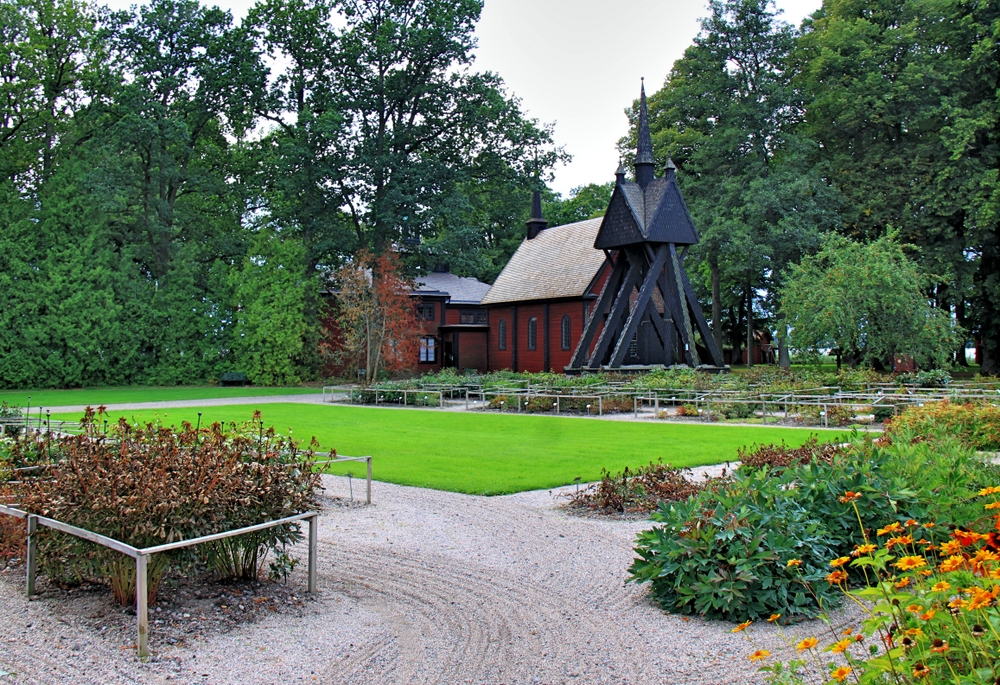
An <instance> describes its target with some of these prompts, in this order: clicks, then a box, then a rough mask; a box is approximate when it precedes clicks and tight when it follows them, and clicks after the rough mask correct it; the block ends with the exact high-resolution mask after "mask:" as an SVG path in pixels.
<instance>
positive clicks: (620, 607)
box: [0, 476, 846, 685]
mask: <svg viewBox="0 0 1000 685" xmlns="http://www.w3.org/2000/svg"><path fill="white" fill-rule="evenodd" d="M324 485H325V486H326V487H327V494H329V495H336V496H344V497H346V495H347V483H346V480H345V479H343V478H334V477H331V476H324ZM558 494H559V493H558V492H549V491H538V492H527V493H520V494H517V495H511V496H505V497H489V498H488V497H474V496H468V495H459V494H454V493H447V492H439V491H433V490H424V489H420V488H409V487H402V486H394V485H389V484H384V483H377V484H375V488H374V500H375V502H376V504H375V505H373V506H371V507H361V506H355V507H346V506H338V504H337V503H336V502H334V501H332V500H327V502H326V505H325V507H324V510H323V516H322V518H321V527H320V531H321V532H320V538H319V588H320V594H319V597H318V598H317V599H316V600H315V601H310V602H307V603H306V605H305V608H304V610H303V612H302V613H301V614H300V615H297V616H289V615H277V614H276V615H271V616H268V617H267V618H265V619H263V620H261V621H260V622H258V623H253V624H248V625H243V626H241V627H239V628H237V629H235V630H233V631H231V632H229V633H226V634H222V635H210V636H206V637H203V638H196V639H194V640H192V641H191V642H189V643H188V644H187V645H186V646H183V647H181V646H174V645H170V644H166V643H165V642H162V641H159V640H158V639H157V635H156V631H155V628H154V630H153V631H152V634H151V648H152V651H153V653H154V655H155V657H154V659H153V660H151V661H150V662H148V663H141V662H139V661H138V659H136V657H135V656H134V652H133V651H132V650H131V649H129V648H128V647H129V646H130V643H131V642H132V641H133V638H132V636H131V635H130V634H128V633H122V632H120V631H119V632H116V631H114V630H109V631H105V632H103V633H102V632H100V631H95V630H94V629H93V627H92V626H87V625H84V623H86V618H87V617H86V616H83V615H81V608H80V606H77V605H75V604H73V603H72V602H70V603H68V604H65V605H61V604H58V603H57V602H56V601H55V600H53V599H41V600H38V601H32V602H28V601H26V600H25V599H24V598H23V597H22V596H21V585H20V578H17V579H6V580H0V670H7V671H11V672H13V673H14V675H8V676H5V677H3V676H0V685H8V684H11V685H12V684H13V683H17V684H19V685H28V684H42V683H46V684H47V683H74V684H80V685H83V684H86V683H95V684H102V685H104V684H110V683H167V682H169V683H213V684H216V683H218V684H226V683H232V684H234V685H235V684H239V685H248V684H251V683H261V684H270V683H300V682H304V683H345V684H353V683H359V684H360V683H399V684H401V685H403V684H406V685H409V684H411V683H442V684H444V683H447V684H451V683H507V684H513V683H526V684H535V683H539V684H542V683H544V684H551V683H609V684H610V683H636V684H640V683H663V684H673V683H678V684H679V683H685V684H686V683H692V684H705V685H708V684H717V683H756V682H759V681H758V680H757V679H756V678H755V675H754V669H753V668H752V667H751V666H750V664H749V663H748V662H747V660H746V657H747V655H748V654H749V653H750V652H751V651H753V649H754V648H756V647H766V648H768V649H771V650H772V651H773V652H775V653H776V654H777V653H778V651H779V649H782V646H783V644H784V642H783V640H782V639H781V638H779V636H778V635H777V634H776V631H775V628H774V627H773V626H770V625H761V626H760V627H759V628H758V627H755V629H754V631H753V635H754V639H755V641H756V645H755V646H752V645H751V644H750V643H749V642H748V641H747V640H746V638H745V637H744V635H745V634H744V635H733V634H732V633H731V632H730V630H731V628H732V626H731V625H729V624H723V623H716V622H706V621H701V620H698V619H689V618H686V617H679V616H672V615H668V614H665V613H663V612H662V611H660V610H659V609H657V608H655V607H654V606H653V605H652V604H651V603H650V602H649V600H648V596H647V591H646V589H645V588H643V587H639V586H635V585H626V584H625V583H624V580H625V575H626V568H627V567H628V565H629V563H630V561H631V559H632V551H631V544H632V540H633V537H634V535H635V533H636V532H637V531H639V530H641V529H642V528H643V527H645V526H647V525H648V522H642V521H621V520H597V519H593V518H583V517H578V516H574V515H572V514H569V513H567V512H566V511H564V510H563V509H561V508H560V507H559V506H558V504H559V501H560V500H559V499H558V498H557V496H558ZM298 551H299V555H300V556H303V555H304V550H298ZM302 566H304V564H303V565H302ZM300 569H301V567H300ZM304 581H305V579H304V578H303V577H302V574H301V572H300V570H297V571H296V575H295V576H294V578H293V580H292V583H293V584H294V583H297V584H299V585H300V586H304ZM836 618H837V620H835V621H834V624H835V625H839V624H842V623H843V622H844V620H846V619H845V618H844V617H843V616H839V617H836ZM822 629H823V628H822V626H821V625H819V624H818V623H816V622H812V623H806V624H800V625H798V626H796V627H794V628H792V629H786V630H788V632H789V635H788V636H787V638H788V639H792V638H796V639H797V638H799V637H801V636H804V635H806V634H813V633H815V632H818V631H821V630H822ZM785 649H786V650H787V648H785Z"/></svg>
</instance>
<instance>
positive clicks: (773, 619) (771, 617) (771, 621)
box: [767, 614, 781, 623]
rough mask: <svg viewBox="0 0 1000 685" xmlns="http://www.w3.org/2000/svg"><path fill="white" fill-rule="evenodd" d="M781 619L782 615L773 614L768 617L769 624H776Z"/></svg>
mask: <svg viewBox="0 0 1000 685" xmlns="http://www.w3.org/2000/svg"><path fill="white" fill-rule="evenodd" d="M779 618H781V614H771V615H770V616H768V618H767V622H768V623H774V622H775V621H777V620H778V619H779Z"/></svg>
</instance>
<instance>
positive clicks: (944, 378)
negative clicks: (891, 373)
mask: <svg viewBox="0 0 1000 685" xmlns="http://www.w3.org/2000/svg"><path fill="white" fill-rule="evenodd" d="M896 380H898V381H899V382H900V383H905V384H906V385H918V386H920V387H921V388H943V387H945V386H946V385H948V384H949V383H951V374H950V373H948V372H947V371H945V370H944V369H930V370H928V371H917V372H914V373H903V374H900V375H899V377H898V378H897V379H896Z"/></svg>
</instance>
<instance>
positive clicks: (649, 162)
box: [635, 79, 656, 188]
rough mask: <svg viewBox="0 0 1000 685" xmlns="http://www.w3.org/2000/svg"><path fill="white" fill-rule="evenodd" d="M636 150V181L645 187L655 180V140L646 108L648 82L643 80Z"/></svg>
mask: <svg viewBox="0 0 1000 685" xmlns="http://www.w3.org/2000/svg"><path fill="white" fill-rule="evenodd" d="M638 139H639V140H638V145H637V146H636V150H635V181H636V183H638V184H639V185H640V186H642V187H643V188H645V187H646V186H648V185H649V183H650V181H652V180H653V175H654V171H653V166H654V165H655V164H656V162H654V161H653V141H652V139H651V138H650V136H649V112H648V110H647V108H646V82H645V79H643V81H642V86H641V87H640V95H639V135H638Z"/></svg>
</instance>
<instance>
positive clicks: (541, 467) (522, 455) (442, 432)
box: [63, 404, 843, 494]
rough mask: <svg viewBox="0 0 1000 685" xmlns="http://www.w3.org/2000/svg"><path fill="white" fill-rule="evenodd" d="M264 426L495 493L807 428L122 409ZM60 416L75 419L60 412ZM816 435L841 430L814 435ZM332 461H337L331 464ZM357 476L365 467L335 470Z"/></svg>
mask: <svg viewBox="0 0 1000 685" xmlns="http://www.w3.org/2000/svg"><path fill="white" fill-rule="evenodd" d="M255 408H256V409H260V410H261V411H262V412H263V418H264V423H265V425H273V426H274V427H275V428H276V429H278V431H279V432H285V431H287V430H288V429H289V428H292V429H293V435H294V436H295V437H296V438H298V439H300V440H308V439H309V438H310V437H311V436H316V438H317V439H318V440H319V442H320V445H321V449H323V450H328V449H330V448H331V447H333V448H336V449H337V451H338V452H339V453H340V454H346V455H351V456H363V455H372V456H373V457H374V458H375V459H374V473H375V478H376V479H377V480H382V481H388V482H391V483H400V484H403V485H416V486H421V487H428V488H435V489H438V490H450V491H454V492H466V493H473V494H501V493H510V492H519V491H522V490H536V489H542V488H551V487H555V486H558V485H565V484H567V483H571V482H572V481H573V479H574V478H576V477H577V476H579V477H580V478H581V479H582V480H583V481H589V480H596V479H598V478H600V476H601V468H602V467H603V468H607V469H609V470H611V471H618V470H620V469H622V468H623V467H625V466H632V467H634V466H638V465H640V464H644V463H648V462H649V461H656V460H658V459H662V460H663V461H664V462H666V463H670V464H673V465H675V466H697V465H702V464H716V463H721V462H725V461H729V460H732V459H734V458H735V457H736V450H737V448H739V447H741V446H743V445H746V444H749V443H754V442H757V443H760V442H781V441H782V440H784V441H785V442H786V443H789V444H791V445H796V446H797V445H799V444H801V443H802V442H804V441H805V440H806V439H807V438H808V437H809V435H810V433H811V431H809V430H808V429H795V428H764V427H761V428H756V427H746V426H725V425H721V426H720V425H704V426H702V425H697V424H653V423H650V424H646V423H631V422H627V421H599V420H588V419H579V418H567V417H556V416H529V415H516V414H515V415H511V414H507V415H501V414H475V413H472V414H465V413H452V412H438V411H433V410H429V411H424V410H405V409H372V408H364V407H343V406H325V405H292V404H264V405H261V406H228V407H203V408H200V409H188V408H185V409H166V410H157V411H155V412H154V411H149V410H147V411H144V412H130V413H128V414H127V415H128V416H129V417H132V418H135V419H138V420H151V419H153V418H154V416H159V417H160V418H161V419H163V420H164V422H165V423H168V424H169V423H174V424H176V423H179V422H180V421H182V420H188V421H191V422H192V423H193V422H194V421H195V420H196V418H197V412H198V411H202V412H204V414H203V416H202V425H205V424H206V423H207V422H213V421H245V420H248V419H249V418H250V417H251V415H252V413H253V410H254V409H255ZM63 418H77V417H75V416H72V417H71V416H68V415H64V416H63ZM819 433H820V435H821V438H822V439H830V440H833V439H837V438H842V437H843V434H842V433H839V432H832V431H829V432H828V431H819ZM338 466H339V465H338ZM348 469H350V470H351V471H352V472H353V473H354V474H355V475H358V476H360V475H362V474H363V469H364V466H363V465H361V464H354V465H353V466H352V467H347V466H343V467H340V468H339V469H338V470H337V471H336V472H337V473H344V472H346V471H347V470H348Z"/></svg>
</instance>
